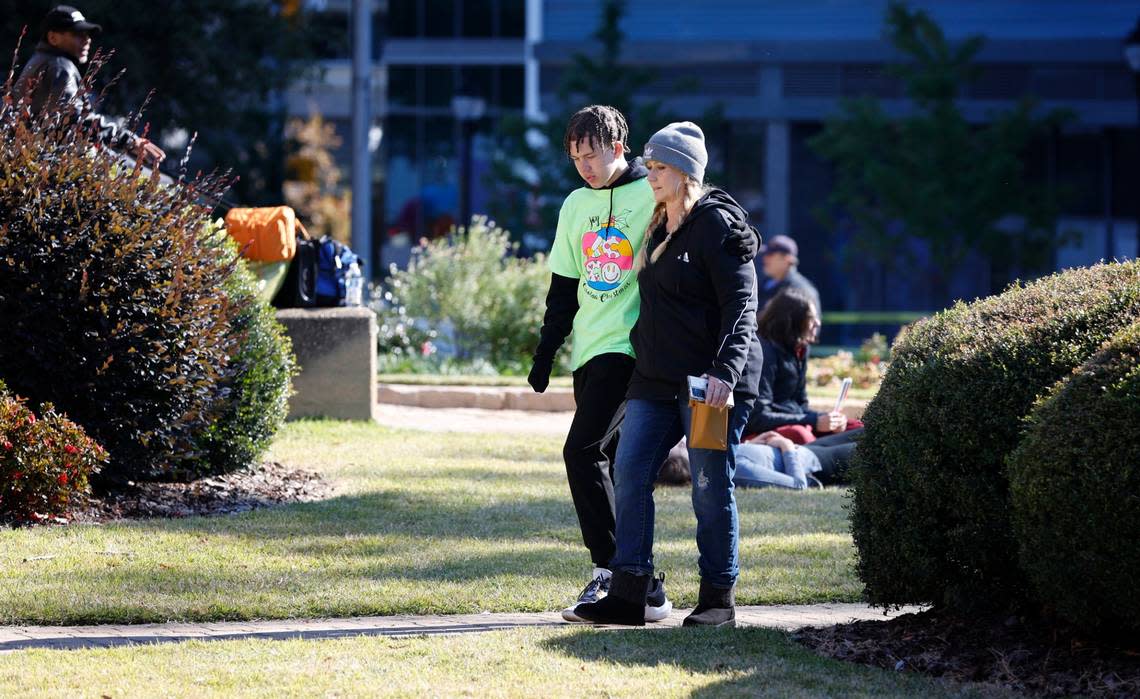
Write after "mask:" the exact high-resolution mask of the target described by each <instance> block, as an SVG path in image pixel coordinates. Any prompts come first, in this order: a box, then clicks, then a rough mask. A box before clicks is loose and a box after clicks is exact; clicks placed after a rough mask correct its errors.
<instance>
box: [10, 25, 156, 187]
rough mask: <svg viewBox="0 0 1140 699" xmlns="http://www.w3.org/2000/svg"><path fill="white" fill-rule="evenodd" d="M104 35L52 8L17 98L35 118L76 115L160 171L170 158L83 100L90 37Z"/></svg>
mask: <svg viewBox="0 0 1140 699" xmlns="http://www.w3.org/2000/svg"><path fill="white" fill-rule="evenodd" d="M102 31H103V28H102V27H100V26H99V25H98V24H95V23H93V22H88V21H87V18H86V17H84V16H83V13H82V12H80V11H79V10H77V9H76V8H74V7H72V6H70V5H56V6H55V7H54V8H52V10H51V11H50V12H48V13H47V15H46V16H45V17H44V19H43V22H42V23H41V24H40V41H39V43H38V44H36V52H35V53H34V54H33V55H32V57H31V59H30V60H28V63H27V65H25V66H24V69H23V70H22V71H21V72H20V77H19V78H17V80H16V85H15V88H14V91H15V97H16V99H17V100H21V101H25V102H26V106H27V108H28V109H29V110H30V111H31V113H32V114H33V115H36V114H39V113H40V112H42V111H43V110H44V108H45V107H47V108H49V109H52V108H58V109H64V110H72V111H74V113H75V115H76V117H77V118H78V119H79V120H80V121H81V123H83V124H85V125H86V126H88V127H89V128H90V129H91V131H92V136H93V139H94V140H96V141H98V142H99V143H102V144H104V145H106V146H108V147H109V148H111V149H113V150H115V151H118V152H120V153H124V154H128V155H131V156H134V157H135V158H137V159H139V160H140V161H142V162H143V163H145V164H148V165H154V166H157V165H158V163H160V162H162V160H163V159H164V158H165V157H166V154H165V153H164V152H163V151H162V149H161V148H159V147H158V146H157V145H155V144H154V143H151V142H150V141H149V140H147V139H145V138H143V137H141V136H138V135H136V134H134V133H132V132H131V131H130V130H128V129H125V128H123V127H122V126H119V125H118V124H116V123H115V122H114V121H112V120H111V119H109V118H107V117H106V116H104V115H102V114H99V113H98V112H96V111H94V110H92V109H91V107H90V105H88V104H87V101H86V99H85V97H84V95H83V94H82V89H81V88H82V84H83V78H82V76H81V75H80V73H79V68H80V67H81V66H83V65H84V64H85V63H87V59H88V57H89V54H90V52H91V37H92V36H95V35H97V34H99V33H100V32H102Z"/></svg>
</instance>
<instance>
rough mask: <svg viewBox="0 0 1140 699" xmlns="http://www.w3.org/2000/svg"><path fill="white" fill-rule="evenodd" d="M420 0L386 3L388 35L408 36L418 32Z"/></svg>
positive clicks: (415, 34)
mask: <svg viewBox="0 0 1140 699" xmlns="http://www.w3.org/2000/svg"><path fill="white" fill-rule="evenodd" d="M420 9H421V4H420V0H394V2H389V3H388V36H392V37H396V38H400V39H403V38H409V37H414V36H419V34H420Z"/></svg>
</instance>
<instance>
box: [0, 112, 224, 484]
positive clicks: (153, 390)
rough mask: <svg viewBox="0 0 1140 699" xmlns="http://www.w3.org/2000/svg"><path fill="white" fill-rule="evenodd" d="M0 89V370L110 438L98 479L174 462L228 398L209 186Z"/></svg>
mask: <svg viewBox="0 0 1140 699" xmlns="http://www.w3.org/2000/svg"><path fill="white" fill-rule="evenodd" d="M3 98H4V100H3V102H2V103H0V328H2V329H3V330H2V332H3V341H2V342H0V376H2V377H4V378H5V379H6V380H7V382H8V384H9V387H10V388H11V389H12V390H13V391H15V392H17V393H19V394H20V395H23V396H27V398H28V399H29V400H30V401H31V402H32V403H33V404H35V403H40V402H51V403H53V404H54V405H56V406H58V407H59V409H61V410H62V411H64V412H66V413H67V414H68V415H69V416H70V417H71V418H72V419H73V420H75V421H76V422H77V423H79V424H81V425H83V427H84V429H85V430H86V431H87V433H88V434H90V435H91V436H92V437H93V438H95V439H96V440H97V441H99V442H100V443H101V444H103V445H104V446H105V447H106V448H107V450H108V451H109V453H110V459H111V462H110V464H109V465H108V467H107V468H106V469H104V470H103V472H102V474H101V476H100V479H99V480H100V481H101V482H106V483H109V484H113V483H122V482H125V481H127V480H139V479H148V478H162V477H170V476H171V475H172V474H178V473H180V472H184V471H185V469H186V467H187V464H191V463H193V462H194V460H195V459H196V458H198V454H197V453H196V449H197V442H196V435H198V434H200V433H201V432H202V431H203V430H205V429H207V427H208V426H209V425H211V424H212V423H213V422H214V420H215V418H216V415H217V414H218V413H219V412H220V411H221V410H222V408H224V406H225V400H226V397H227V395H228V394H229V390H230V389H229V387H228V386H227V385H226V382H225V380H224V378H225V373H226V367H227V364H228V362H229V361H230V357H231V356H233V354H234V352H235V351H236V349H237V348H238V345H239V343H240V340H241V338H240V337H239V336H238V335H237V334H234V333H231V332H230V327H231V323H232V321H233V319H234V317H235V316H236V315H237V313H238V311H239V309H238V308H237V307H236V304H235V303H234V302H233V300H232V299H231V298H230V296H229V295H227V293H226V291H225V287H226V282H227V280H228V279H229V277H230V276H231V274H232V273H233V268H234V264H235V262H234V261H233V260H232V259H227V258H225V257H219V256H218V255H217V254H216V251H215V249H214V246H212V245H211V244H210V243H209V240H208V238H209V235H210V234H209V231H208V230H207V223H208V220H209V214H210V211H209V209H208V208H207V207H206V206H204V205H202V204H201V203H199V194H201V193H202V192H203V191H206V192H207V193H211V194H213V195H215V196H216V195H218V193H219V192H220V190H221V189H222V186H221V183H220V182H219V180H217V179H214V178H204V179H199V180H197V181H195V182H193V183H191V184H189V185H177V186H163V185H161V184H160V183H159V182H158V181H157V180H156V179H153V178H141V177H140V176H139V174H138V173H137V172H132V171H131V170H130V169H129V168H126V167H123V166H122V164H121V163H120V162H119V161H118V160H117V159H116V158H115V157H114V156H113V155H112V154H110V153H108V152H106V151H103V150H100V149H93V147H92V145H91V142H90V141H89V139H88V134H87V133H86V132H85V131H84V130H83V128H81V127H80V126H78V125H76V124H75V123H72V122H71V121H69V119H68V118H60V117H58V116H56V117H52V116H50V115H49V114H46V113H45V116H42V117H41V118H38V119H34V120H28V119H26V118H25V116H24V115H23V114H22V112H21V108H20V105H14V104H13V103H12V102H11V99H10V98H9V95H8V94H7V93H5V94H4V95H3Z"/></svg>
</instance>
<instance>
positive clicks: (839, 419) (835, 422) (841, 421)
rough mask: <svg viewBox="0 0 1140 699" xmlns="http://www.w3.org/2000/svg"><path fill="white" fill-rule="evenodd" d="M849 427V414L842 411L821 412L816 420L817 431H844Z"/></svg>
mask: <svg viewBox="0 0 1140 699" xmlns="http://www.w3.org/2000/svg"><path fill="white" fill-rule="evenodd" d="M846 429H847V416H846V415H844V414H843V413H840V412H834V413H820V416H819V417H818V418H816V421H815V431H816V432H842V431H844V430H846Z"/></svg>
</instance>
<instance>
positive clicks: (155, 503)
mask: <svg viewBox="0 0 1140 699" xmlns="http://www.w3.org/2000/svg"><path fill="white" fill-rule="evenodd" d="M332 492H333V488H332V486H331V485H330V484H329V483H328V482H326V481H325V480H324V479H322V478H321V476H320V474H317V473H313V472H312V471H304V470H301V469H291V468H288V467H286V466H284V465H282V464H279V463H276V462H266V463H263V464H261V465H259V466H252V467H250V468H246V469H242V470H240V471H235V472H233V473H228V474H226V475H224V476H211V477H208V478H200V479H198V480H196V481H191V482H189V483H136V484H134V485H133V486H132V487H131V488H130V489H129V490H127V491H123V492H115V493H110V494H107V495H103V496H92V497H91V498H89V500H88V502H87V503H86V504H85V505H83V506H81V507H79V508H77V509H76V510H75V511H74V512H73V513H72V516H71V518H70V520H71V521H72V522H108V521H111V520H116V519H144V518H149V517H167V518H171V517H193V516H203V515H206V516H208V515H228V514H235V513H238V512H248V511H250V510H255V509H258V508H263V507H273V506H275V505H283V504H286V503H293V502H313V501H316V500H324V499H326V498H328V497H329V496H330V495H331V494H332Z"/></svg>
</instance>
